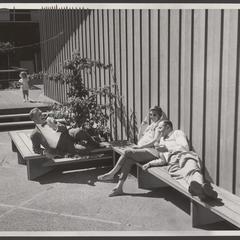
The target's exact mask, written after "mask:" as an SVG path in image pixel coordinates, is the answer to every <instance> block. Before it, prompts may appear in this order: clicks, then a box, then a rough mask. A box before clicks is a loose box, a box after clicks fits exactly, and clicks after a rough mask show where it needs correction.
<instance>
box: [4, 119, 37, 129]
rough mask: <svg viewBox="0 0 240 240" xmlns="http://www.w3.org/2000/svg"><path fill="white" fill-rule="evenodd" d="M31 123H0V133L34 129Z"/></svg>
mask: <svg viewBox="0 0 240 240" xmlns="http://www.w3.org/2000/svg"><path fill="white" fill-rule="evenodd" d="M34 126H35V125H34V122H33V121H18V122H3V123H0V131H1V132H2V131H10V130H20V129H30V128H34Z"/></svg>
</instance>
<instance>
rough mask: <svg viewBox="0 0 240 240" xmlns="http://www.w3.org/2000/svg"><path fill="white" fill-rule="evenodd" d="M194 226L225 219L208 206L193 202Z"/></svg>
mask: <svg viewBox="0 0 240 240" xmlns="http://www.w3.org/2000/svg"><path fill="white" fill-rule="evenodd" d="M191 216H192V226H193V227H198V226H201V225H206V224H212V223H217V222H221V221H224V220H223V219H222V218H221V217H219V216H218V215H216V214H215V213H213V212H211V211H210V210H209V209H208V208H205V207H203V206H201V205H199V204H198V203H197V202H195V201H192V202H191Z"/></svg>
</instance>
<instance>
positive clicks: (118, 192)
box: [108, 188, 123, 197]
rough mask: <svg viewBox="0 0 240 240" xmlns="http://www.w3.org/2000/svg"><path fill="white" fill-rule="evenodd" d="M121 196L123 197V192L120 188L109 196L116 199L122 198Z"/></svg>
mask: <svg viewBox="0 0 240 240" xmlns="http://www.w3.org/2000/svg"><path fill="white" fill-rule="evenodd" d="M120 195H123V190H122V189H118V188H114V189H113V190H112V192H111V193H110V194H109V195H108V196H109V197H115V196H120Z"/></svg>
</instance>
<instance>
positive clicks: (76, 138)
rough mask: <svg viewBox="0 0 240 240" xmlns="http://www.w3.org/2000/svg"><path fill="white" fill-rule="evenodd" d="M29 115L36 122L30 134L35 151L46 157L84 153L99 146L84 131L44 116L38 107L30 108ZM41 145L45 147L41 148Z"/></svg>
mask: <svg viewBox="0 0 240 240" xmlns="http://www.w3.org/2000/svg"><path fill="white" fill-rule="evenodd" d="M29 117H30V119H31V120H33V121H34V123H35V124H36V127H35V129H34V130H33V132H32V133H31V136H30V138H31V140H32V145H33V151H34V152H35V153H38V154H43V153H44V154H45V155H46V157H48V158H54V157H56V156H64V155H66V154H70V155H76V154H80V155H83V154H84V155H86V154H88V153H89V152H90V151H91V150H92V149H94V148H97V147H99V144H98V143H97V142H96V141H94V140H93V139H92V138H91V136H90V135H89V134H88V133H87V132H86V131H84V130H82V129H80V128H67V127H66V126H65V125H64V124H62V123H59V122H57V121H56V120H55V119H54V118H52V117H48V118H45V117H44V115H43V114H42V111H41V110H40V109H38V108H34V109H32V110H31V111H30V113H29ZM41 145H42V146H43V147H44V148H45V149H43V148H41Z"/></svg>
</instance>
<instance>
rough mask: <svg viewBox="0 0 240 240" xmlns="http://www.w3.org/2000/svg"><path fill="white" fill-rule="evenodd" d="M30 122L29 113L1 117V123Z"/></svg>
mask: <svg viewBox="0 0 240 240" xmlns="http://www.w3.org/2000/svg"><path fill="white" fill-rule="evenodd" d="M19 121H30V118H29V114H28V113H20V114H6V115H0V123H3V122H19Z"/></svg>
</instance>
